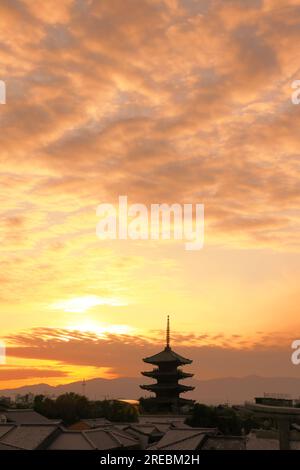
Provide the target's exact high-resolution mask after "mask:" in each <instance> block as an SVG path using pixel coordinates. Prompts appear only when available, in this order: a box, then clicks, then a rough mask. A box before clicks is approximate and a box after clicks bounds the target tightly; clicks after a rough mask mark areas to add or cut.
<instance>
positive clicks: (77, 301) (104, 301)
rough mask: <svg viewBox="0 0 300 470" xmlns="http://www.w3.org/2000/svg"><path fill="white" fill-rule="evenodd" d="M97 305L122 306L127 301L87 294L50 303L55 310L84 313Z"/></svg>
mask: <svg viewBox="0 0 300 470" xmlns="http://www.w3.org/2000/svg"><path fill="white" fill-rule="evenodd" d="M97 305H108V306H111V307H121V306H124V305H127V302H125V301H123V300H121V299H117V298H110V297H98V296H97V295H86V296H83V297H73V298H72V299H67V300H60V301H58V302H54V303H53V304H51V305H50V308H54V309H55V310H64V311H65V312H70V313H83V312H86V311H87V310H89V309H90V308H92V307H96V306H97Z"/></svg>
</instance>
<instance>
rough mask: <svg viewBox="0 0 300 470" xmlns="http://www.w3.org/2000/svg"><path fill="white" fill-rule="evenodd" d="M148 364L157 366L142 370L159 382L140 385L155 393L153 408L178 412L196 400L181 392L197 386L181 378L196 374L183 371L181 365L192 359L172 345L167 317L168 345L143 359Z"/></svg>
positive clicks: (143, 373)
mask: <svg viewBox="0 0 300 470" xmlns="http://www.w3.org/2000/svg"><path fill="white" fill-rule="evenodd" d="M143 361H144V362H146V363H147V364H153V365H155V366H156V367H155V368H154V369H153V370H152V371H147V372H142V375H144V376H145V377H151V378H153V379H155V380H156V381H157V382H156V383H154V384H150V385H140V387H141V388H142V389H143V390H148V391H150V392H154V393H155V395H156V396H155V397H151V398H150V400H151V401H152V404H153V408H154V409H156V410H157V411H169V412H178V411H180V409H181V408H183V407H185V408H186V407H189V406H191V405H192V404H193V403H194V400H187V399H185V398H181V397H180V394H181V393H183V392H188V391H190V390H194V388H195V387H190V386H187V385H182V384H180V383H179V380H182V379H186V378H188V377H193V375H194V374H190V373H187V372H183V370H182V369H181V368H178V367H179V366H183V365H185V364H191V363H192V362H193V361H192V360H191V359H186V358H185V357H182V356H180V355H179V354H177V353H176V352H175V351H173V350H172V349H171V347H170V320H169V316H168V319H167V334H166V347H165V349H164V350H163V351H161V352H159V353H158V354H154V356H151V357H146V358H145V359H143Z"/></svg>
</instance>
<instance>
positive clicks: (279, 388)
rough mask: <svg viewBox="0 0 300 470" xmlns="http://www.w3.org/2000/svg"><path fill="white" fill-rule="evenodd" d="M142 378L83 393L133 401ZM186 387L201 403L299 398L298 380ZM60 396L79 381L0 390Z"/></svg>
mask: <svg viewBox="0 0 300 470" xmlns="http://www.w3.org/2000/svg"><path fill="white" fill-rule="evenodd" d="M143 382H145V378H142V377H141V378H137V377H124V378H118V379H92V380H87V381H86V386H85V393H86V395H87V396H88V397H89V398H90V399H92V400H94V399H99V400H103V399H104V398H105V397H106V398H126V399H130V398H131V399H136V398H139V397H141V396H144V395H145V392H144V391H142V390H141V389H140V388H139V384H141V383H143ZM188 383H189V385H194V386H195V387H196V388H195V390H194V391H193V392H190V393H188V394H187V395H186V397H187V398H193V399H195V400H197V401H200V402H202V403H208V404H217V403H225V402H229V403H235V404H239V403H243V402H244V401H245V400H252V399H253V398H254V397H255V396H261V395H263V393H264V392H267V393H284V394H289V395H290V396H291V397H292V398H298V397H299V396H300V378H299V379H297V378H292V377H259V376H255V375H251V376H247V377H225V378H219V379H211V380H189V382H188ZM30 392H31V393H33V394H35V395H37V394H45V395H56V396H58V395H61V394H62V393H66V392H75V393H79V394H81V393H82V382H72V383H69V384H65V385H58V386H56V387H52V386H50V385H47V384H37V385H30V386H24V387H20V388H16V389H6V390H0V395H6V396H11V397H13V396H15V395H16V394H26V393H30Z"/></svg>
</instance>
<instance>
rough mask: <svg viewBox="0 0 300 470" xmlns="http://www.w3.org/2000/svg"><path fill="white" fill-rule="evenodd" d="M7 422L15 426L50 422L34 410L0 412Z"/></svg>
mask: <svg viewBox="0 0 300 470" xmlns="http://www.w3.org/2000/svg"><path fill="white" fill-rule="evenodd" d="M1 414H3V415H5V416H6V418H7V421H8V422H11V423H16V424H50V423H53V421H52V420H50V419H48V418H46V417H45V416H42V415H41V414H39V413H37V412H36V411H34V410H6V411H3V412H1Z"/></svg>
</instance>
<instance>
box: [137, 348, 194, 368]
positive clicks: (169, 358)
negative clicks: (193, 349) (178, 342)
mask: <svg viewBox="0 0 300 470" xmlns="http://www.w3.org/2000/svg"><path fill="white" fill-rule="evenodd" d="M143 361H144V362H148V363H150V364H158V363H160V362H177V363H179V364H191V363H192V362H193V361H192V360H191V359H186V358H185V357H183V356H180V355H179V354H177V353H176V352H175V351H173V350H172V349H171V348H167V347H166V348H165V349H164V350H163V351H161V352H159V353H158V354H154V356H150V357H145V358H144V359H143Z"/></svg>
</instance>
